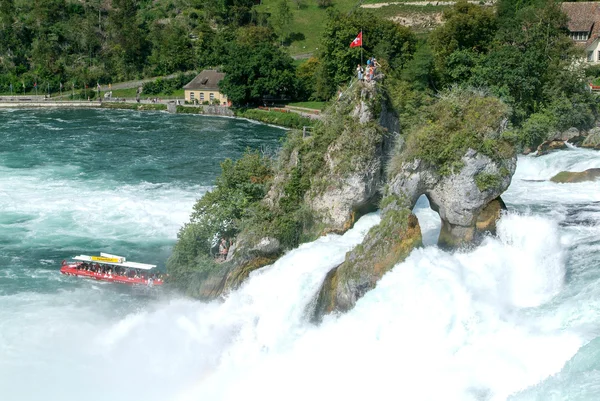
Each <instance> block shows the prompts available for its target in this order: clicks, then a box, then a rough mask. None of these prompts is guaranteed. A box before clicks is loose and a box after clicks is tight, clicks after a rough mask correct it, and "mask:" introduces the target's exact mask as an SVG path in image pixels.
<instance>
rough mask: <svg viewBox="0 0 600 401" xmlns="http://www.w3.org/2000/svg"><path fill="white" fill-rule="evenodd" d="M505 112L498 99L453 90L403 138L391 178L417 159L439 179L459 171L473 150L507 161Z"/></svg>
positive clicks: (391, 171) (392, 165)
mask: <svg viewBox="0 0 600 401" xmlns="http://www.w3.org/2000/svg"><path fill="white" fill-rule="evenodd" d="M508 115H509V108H508V107H507V106H506V105H505V104H504V103H503V102H502V101H500V100H499V99H498V98H496V97H493V96H489V95H486V94H484V93H478V92H475V91H472V90H464V89H460V88H454V89H453V90H451V91H449V92H446V93H444V94H442V95H441V97H440V99H439V100H438V101H437V102H436V103H434V104H433V105H431V106H429V107H427V108H425V109H424V111H423V115H422V122H421V124H419V125H416V126H415V127H414V128H412V129H411V130H410V131H409V132H408V134H407V137H406V145H405V146H406V147H405V149H404V150H403V151H402V152H398V153H397V154H396V155H395V156H394V157H393V159H392V161H391V165H390V171H389V173H390V174H391V175H392V176H393V175H395V174H396V173H397V172H398V171H399V169H400V166H401V164H402V163H403V162H405V161H410V160H413V159H421V160H423V161H426V162H428V163H430V164H431V165H433V166H435V167H436V168H437V170H438V172H439V173H440V174H442V175H445V174H451V173H453V172H456V171H457V170H460V169H461V168H462V166H463V165H462V162H461V158H462V157H463V156H464V155H465V153H466V152H467V150H468V149H473V150H475V151H478V152H480V153H482V154H484V155H487V156H489V157H490V158H492V159H493V160H501V159H504V158H507V157H511V156H512V155H513V154H514V149H513V147H512V146H511V144H509V143H508V142H507V141H506V140H505V139H504V138H503V137H502V136H501V135H500V132H501V129H502V124H503V123H505V122H506V119H507V117H508Z"/></svg>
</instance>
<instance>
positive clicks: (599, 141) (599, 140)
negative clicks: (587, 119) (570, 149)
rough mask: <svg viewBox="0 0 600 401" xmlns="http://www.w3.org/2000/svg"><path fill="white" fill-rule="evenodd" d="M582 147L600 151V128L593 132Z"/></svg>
mask: <svg viewBox="0 0 600 401" xmlns="http://www.w3.org/2000/svg"><path fill="white" fill-rule="evenodd" d="M581 147H582V148H589V149H596V150H600V128H594V129H593V130H591V131H590V133H589V134H588V136H587V137H586V138H585V140H584V141H583V142H582V143H581Z"/></svg>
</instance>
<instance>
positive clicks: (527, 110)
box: [392, 0, 599, 147]
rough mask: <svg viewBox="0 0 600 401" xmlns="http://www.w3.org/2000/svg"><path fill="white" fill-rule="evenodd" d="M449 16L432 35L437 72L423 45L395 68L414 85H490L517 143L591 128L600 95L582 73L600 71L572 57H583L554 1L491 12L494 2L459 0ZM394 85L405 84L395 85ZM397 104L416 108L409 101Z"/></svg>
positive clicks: (503, 5) (505, 0)
mask: <svg viewBox="0 0 600 401" xmlns="http://www.w3.org/2000/svg"><path fill="white" fill-rule="evenodd" d="M444 19H445V23H444V24H443V25H441V26H440V27H438V28H437V29H436V30H434V32H432V34H431V35H430V37H429V40H428V43H429V46H430V47H431V48H432V50H433V55H434V59H435V69H434V71H433V72H432V71H431V61H430V58H429V57H428V56H427V54H426V52H425V51H422V52H421V51H418V52H417V53H416V54H415V56H414V58H413V60H411V61H410V62H409V63H407V64H406V67H405V69H404V70H403V71H402V72H401V73H400V74H396V75H397V77H399V78H400V79H401V80H402V81H405V82H407V83H408V84H409V87H411V88H413V89H419V88H421V89H423V88H428V89H430V90H433V91H439V90H444V89H447V88H449V87H451V86H453V85H457V84H459V85H465V86H468V87H475V88H486V89H487V90H489V91H490V92H491V93H492V94H494V95H495V96H497V97H499V98H501V99H502V100H503V101H504V102H505V103H506V104H507V105H509V106H510V109H511V115H510V121H511V123H512V125H513V127H514V129H513V130H512V131H511V132H510V133H507V137H508V136H510V137H511V138H512V140H514V141H516V142H517V143H518V145H519V146H520V147H531V146H536V145H537V144H539V143H540V142H541V141H543V140H545V139H547V138H548V137H549V136H551V135H553V134H554V132H556V131H561V130H564V129H567V128H569V127H576V128H578V129H588V128H590V127H592V126H593V123H594V121H595V119H596V117H597V114H598V101H597V98H596V97H595V96H593V95H592V94H591V93H589V91H587V90H586V88H585V81H586V78H585V76H586V75H587V76H589V77H594V76H597V75H598V74H599V73H598V71H599V70H597V69H596V68H594V67H592V68H588V69H587V70H586V71H583V69H582V68H581V67H578V66H577V64H576V63H574V62H573V60H574V59H573V57H580V56H581V55H580V53H578V51H577V50H576V49H575V48H574V45H573V43H572V41H571V39H570V38H569V37H568V36H567V29H566V23H567V20H566V17H565V15H564V14H563V13H562V12H561V10H560V6H559V5H558V4H557V3H555V2H553V1H546V0H525V1H522V0H500V1H499V2H498V3H497V13H496V14H494V13H493V12H492V10H491V9H490V8H489V7H488V8H486V7H480V6H477V5H473V4H467V3H466V2H459V3H457V4H456V5H455V6H454V7H453V8H452V9H451V10H450V11H448V12H446V13H444ZM424 49H426V48H424ZM393 86H395V87H400V88H403V86H402V85H399V84H398V83H395V84H394V85H393ZM404 92H405V93H406V90H404ZM399 97H400V96H395V95H392V98H399ZM414 98H415V96H414V95H413V96H410V97H409V99H414ZM396 103H399V104H400V106H401V107H406V106H411V103H410V102H408V101H406V100H398V101H397V102H396ZM412 109H414V111H415V112H416V114H419V113H420V112H421V110H419V109H418V108H417V109H415V108H414V107H412ZM409 110H410V109H409ZM401 113H402V110H401ZM408 119H409V121H412V120H415V119H418V117H417V118H415V117H412V118H411V117H410V116H408ZM409 125H410V124H409Z"/></svg>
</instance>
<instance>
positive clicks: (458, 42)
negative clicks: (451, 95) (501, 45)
mask: <svg viewBox="0 0 600 401" xmlns="http://www.w3.org/2000/svg"><path fill="white" fill-rule="evenodd" d="M496 32H497V22H496V17H495V15H494V12H493V11H492V10H490V9H489V8H485V7H481V6H478V5H475V4H470V3H467V2H466V1H459V2H458V3H456V4H455V5H454V6H453V7H452V8H451V9H450V10H449V11H446V12H444V24H443V25H440V26H439V27H438V28H437V29H435V30H434V31H433V32H432V33H431V36H430V38H429V44H430V46H431V48H432V49H433V51H434V53H435V56H436V66H437V69H438V71H440V72H441V73H442V74H444V75H450V77H447V78H448V79H449V80H450V81H452V82H456V80H457V79H463V80H464V79H466V78H468V76H469V74H468V72H467V71H465V70H464V69H463V68H462V67H463V66H465V65H466V66H469V65H470V66H473V62H472V60H473V59H476V58H477V55H478V54H485V53H487V52H488V50H489V48H490V46H491V44H492V43H493V39H494V37H495V35H496ZM455 52H457V53H458V54H456V55H455V56H454V57H451V56H452V55H453V53H455ZM450 63H452V64H453V65H452V66H450V65H449V64H450ZM463 63H464V64H463ZM457 68H458V69H459V70H462V71H456V69H457ZM448 79H447V80H448Z"/></svg>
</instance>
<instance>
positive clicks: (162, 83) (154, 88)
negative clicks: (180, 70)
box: [143, 73, 196, 95]
mask: <svg viewBox="0 0 600 401" xmlns="http://www.w3.org/2000/svg"><path fill="white" fill-rule="evenodd" d="M195 77H196V73H188V74H178V75H177V76H176V77H175V78H167V79H165V78H158V79H156V80H154V81H151V82H146V83H144V85H143V93H144V94H146V95H159V94H165V95H170V94H172V93H173V92H174V91H176V90H179V89H181V88H182V87H183V86H185V85H186V84H187V83H188V82H190V81H191V80H192V79H194V78H195Z"/></svg>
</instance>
